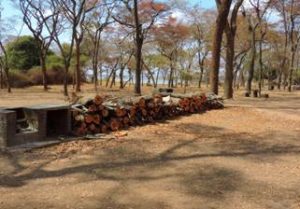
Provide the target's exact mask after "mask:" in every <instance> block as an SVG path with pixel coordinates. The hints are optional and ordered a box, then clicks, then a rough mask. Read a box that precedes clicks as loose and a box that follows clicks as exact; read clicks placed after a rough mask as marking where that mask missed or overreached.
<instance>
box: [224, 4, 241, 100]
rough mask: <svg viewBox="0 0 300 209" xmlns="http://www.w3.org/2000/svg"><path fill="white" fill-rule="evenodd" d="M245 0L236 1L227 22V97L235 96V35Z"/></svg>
mask: <svg viewBox="0 0 300 209" xmlns="http://www.w3.org/2000/svg"><path fill="white" fill-rule="evenodd" d="M243 2H244V0H238V1H236V3H235V5H234V7H233V9H232V12H231V14H230V17H229V19H228V21H227V23H226V27H225V34H226V44H227V46H226V67H225V82H224V96H225V98H226V99H230V98H233V71H234V57H235V36H236V30H237V17H238V11H239V9H240V7H241V6H242V4H243Z"/></svg>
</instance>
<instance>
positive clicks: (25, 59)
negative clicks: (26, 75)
mask: <svg viewBox="0 0 300 209" xmlns="http://www.w3.org/2000/svg"><path fill="white" fill-rule="evenodd" d="M7 55H8V62H9V66H10V68H11V69H17V70H28V69H30V68H32V66H35V65H39V64H40V60H39V48H38V45H37V43H36V41H35V40H34V38H33V37H31V36H21V37H19V38H17V39H15V40H13V41H12V42H10V43H8V45H7Z"/></svg>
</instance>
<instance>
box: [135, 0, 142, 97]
mask: <svg viewBox="0 0 300 209" xmlns="http://www.w3.org/2000/svg"><path fill="white" fill-rule="evenodd" d="M133 3H134V22H135V48H136V52H135V59H136V60H135V61H136V66H135V67H136V68H135V86H134V93H135V94H137V95H141V73H142V47H143V41H144V37H143V33H142V25H141V24H140V20H139V14H138V2H137V0H134V2H133Z"/></svg>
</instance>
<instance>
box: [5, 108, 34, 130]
mask: <svg viewBox="0 0 300 209" xmlns="http://www.w3.org/2000/svg"><path fill="white" fill-rule="evenodd" d="M9 110H11V111H15V112H16V133H17V134H18V133H27V132H34V131H37V128H38V120H37V117H36V116H34V114H32V112H30V111H28V110H25V109H24V108H12V109H9Z"/></svg>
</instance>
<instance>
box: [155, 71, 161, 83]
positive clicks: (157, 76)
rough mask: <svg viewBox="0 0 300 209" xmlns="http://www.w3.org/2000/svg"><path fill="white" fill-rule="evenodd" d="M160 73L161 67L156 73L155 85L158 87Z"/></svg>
mask: <svg viewBox="0 0 300 209" xmlns="http://www.w3.org/2000/svg"><path fill="white" fill-rule="evenodd" d="M159 73H160V69H158V70H157V73H156V79H155V87H157V85H158V79H159Z"/></svg>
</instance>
